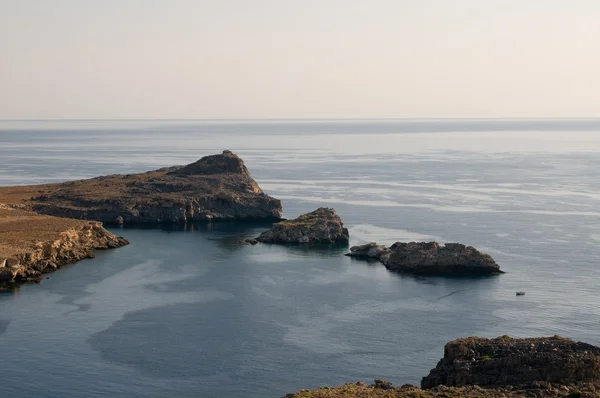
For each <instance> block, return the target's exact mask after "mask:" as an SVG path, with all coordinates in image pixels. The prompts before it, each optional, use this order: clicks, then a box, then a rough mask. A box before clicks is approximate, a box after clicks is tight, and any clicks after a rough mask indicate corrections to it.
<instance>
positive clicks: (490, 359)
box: [421, 336, 600, 388]
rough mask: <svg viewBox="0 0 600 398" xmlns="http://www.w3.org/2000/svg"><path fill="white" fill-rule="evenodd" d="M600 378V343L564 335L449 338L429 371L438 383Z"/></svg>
mask: <svg viewBox="0 0 600 398" xmlns="http://www.w3.org/2000/svg"><path fill="white" fill-rule="evenodd" d="M598 381H600V347H596V346H593V345H590V344H586V343H581V342H575V341H573V340H570V339H566V338H563V337H560V336H554V337H543V338H531V339H513V338H510V337H508V336H505V337H499V338H496V339H484V338H479V337H469V338H465V339H458V340H455V341H452V342H450V343H448V344H446V347H445V348H444V358H443V359H442V360H440V361H439V363H438V364H437V366H436V367H435V369H432V370H431V372H430V373H429V375H428V376H426V377H424V378H423V380H422V382H421V386H422V388H432V387H435V386H438V385H446V386H465V385H473V384H475V385H479V386H483V387H501V386H507V385H511V386H521V387H539V386H540V383H542V384H544V383H546V384H548V383H552V384H561V385H576V384H578V383H585V382H589V383H596V382H598Z"/></svg>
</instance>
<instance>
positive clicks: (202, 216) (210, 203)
mask: <svg viewBox="0 0 600 398" xmlns="http://www.w3.org/2000/svg"><path fill="white" fill-rule="evenodd" d="M0 202H1V203H5V204H8V205H11V206H18V207H21V208H24V209H28V210H32V211H34V212H36V213H39V214H46V215H52V216H58V217H66V218H74V219H83V220H96V221H102V222H105V223H118V224H127V223H148V222H152V223H155V222H173V223H177V222H187V221H211V220H259V219H273V220H277V219H281V217H282V214H283V211H282V207H281V202H280V201H279V200H278V199H275V198H272V197H270V196H268V195H266V194H265V193H264V192H263V191H262V189H261V188H260V187H259V186H258V184H257V183H256V181H254V179H253V178H252V177H251V175H250V172H249V171H248V169H247V168H246V166H245V165H244V162H243V161H242V159H240V158H239V157H238V156H237V155H235V154H234V153H232V152H231V151H223V153H222V154H218V155H212V156H205V157H203V158H202V159H200V160H198V161H197V162H195V163H192V164H189V165H187V166H174V167H168V168H163V169H159V170H155V171H149V172H146V173H141V174H127V175H110V176H103V177H96V178H91V179H87V180H79V181H69V182H65V183H59V184H46V185H33V186H20V187H1V188H0Z"/></svg>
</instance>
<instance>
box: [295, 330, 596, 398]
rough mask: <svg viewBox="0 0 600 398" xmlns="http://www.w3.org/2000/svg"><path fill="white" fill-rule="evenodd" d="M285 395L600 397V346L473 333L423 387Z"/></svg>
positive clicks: (451, 348)
mask: <svg viewBox="0 0 600 398" xmlns="http://www.w3.org/2000/svg"><path fill="white" fill-rule="evenodd" d="M286 397H287V398H303V397H331V398H334V397H414V398H416V397H422V398H427V397H484V398H486V397H540V398H541V397H600V347H596V346H593V345H590V344H586V343H582V342H576V341H573V340H571V339H567V338H564V337H560V336H554V337H542V338H529V339H515V338H511V337H509V336H502V337H498V338H495V339H484V338H479V337H469V338H464V339H458V340H455V341H452V342H450V343H448V344H446V346H445V348H444V357H443V358H442V359H441V360H440V361H439V363H438V364H437V366H436V367H435V368H434V369H432V370H431V372H430V373H429V375H427V376H426V377H424V378H423V379H422V382H421V388H419V387H417V386H413V385H403V386H401V387H394V386H393V385H392V384H391V383H389V382H385V381H381V380H376V381H375V383H374V384H372V385H370V386H367V385H365V384H363V383H360V382H359V383H352V384H345V385H342V386H339V387H335V388H327V387H325V388H321V389H318V390H312V391H311V390H302V391H300V392H298V393H294V394H288V395H286Z"/></svg>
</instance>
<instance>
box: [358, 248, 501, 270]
mask: <svg viewBox="0 0 600 398" xmlns="http://www.w3.org/2000/svg"><path fill="white" fill-rule="evenodd" d="M347 255H348V256H351V257H357V258H373V259H377V260H379V261H381V262H382V263H383V264H384V265H385V266H386V268H388V269H389V270H392V271H398V272H407V273H413V274H420V275H487V274H500V273H502V272H503V271H501V270H500V266H499V265H498V264H496V262H495V261H494V259H493V258H492V257H491V256H489V255H488V254H485V253H481V252H480V251H478V250H477V249H475V248H474V247H471V246H465V245H462V244H459V243H446V244H445V245H440V244H439V243H437V242H410V243H402V242H396V243H394V244H393V245H392V246H391V247H389V248H388V247H386V246H384V245H377V244H376V243H368V244H365V245H360V246H353V247H351V248H350V253H348V254H347Z"/></svg>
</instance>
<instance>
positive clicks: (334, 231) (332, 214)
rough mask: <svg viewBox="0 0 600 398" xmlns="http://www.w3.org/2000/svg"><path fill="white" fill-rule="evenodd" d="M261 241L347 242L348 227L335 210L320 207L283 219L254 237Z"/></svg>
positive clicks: (295, 242) (293, 242) (286, 242)
mask: <svg viewBox="0 0 600 398" xmlns="http://www.w3.org/2000/svg"><path fill="white" fill-rule="evenodd" d="M256 240H257V241H258V242H262V243H282V244H300V243H311V244H318V243H348V240H349V234H348V229H347V228H344V223H343V222H342V219H341V218H340V216H338V215H337V213H336V211H335V210H334V209H331V208H325V207H321V208H319V209H317V210H315V211H313V212H311V213H307V214H303V215H301V216H300V217H298V218H296V219H294V220H285V221H281V222H279V223H277V224H274V225H273V227H272V228H271V229H270V230H268V231H266V232H263V233H262V234H261V235H260V236H259V237H257V238H256Z"/></svg>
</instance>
